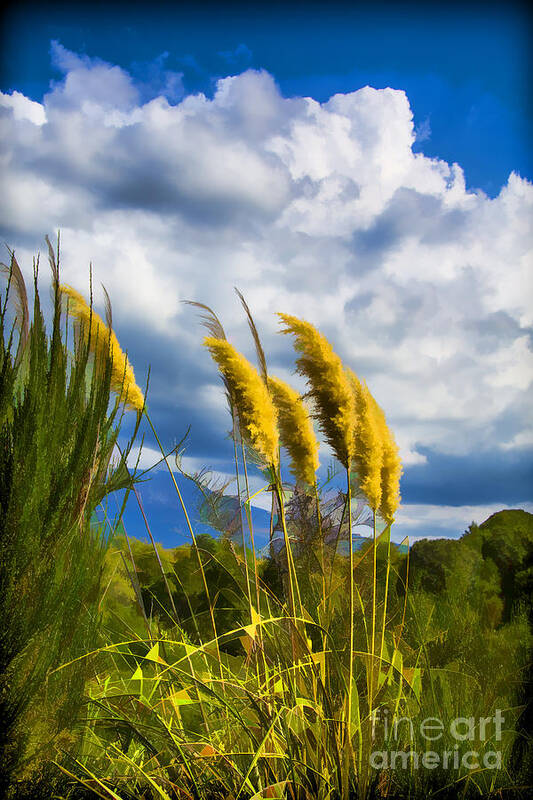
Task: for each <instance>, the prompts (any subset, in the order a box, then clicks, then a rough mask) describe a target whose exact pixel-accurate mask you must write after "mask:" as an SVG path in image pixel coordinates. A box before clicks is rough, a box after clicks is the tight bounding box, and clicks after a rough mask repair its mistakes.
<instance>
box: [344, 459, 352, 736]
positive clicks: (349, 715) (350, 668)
mask: <svg viewBox="0 0 533 800" xmlns="http://www.w3.org/2000/svg"><path fill="white" fill-rule="evenodd" d="M346 476H347V483H348V498H347V507H348V527H349V532H350V664H349V670H348V713H347V723H346V728H347V737H348V741H350V739H351V724H352V691H353V687H352V684H353V649H354V648H353V642H354V586H353V584H354V576H353V570H354V563H353V529H352V487H351V484H350V468H349V467H348V468H347V469H346Z"/></svg>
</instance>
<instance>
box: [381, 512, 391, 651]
mask: <svg viewBox="0 0 533 800" xmlns="http://www.w3.org/2000/svg"><path fill="white" fill-rule="evenodd" d="M388 533H389V541H388V547H387V573H386V576H385V601H384V605H383V624H382V627H381V644H380V647H379V658H380V664H381V659H382V658H383V647H384V643H385V624H386V621H387V601H388V596H389V574H390V525H389V531H388Z"/></svg>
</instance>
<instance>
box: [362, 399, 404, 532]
mask: <svg viewBox="0 0 533 800" xmlns="http://www.w3.org/2000/svg"><path fill="white" fill-rule="evenodd" d="M370 399H371V402H372V404H373V406H374V413H375V416H376V419H377V421H378V427H379V428H380V434H381V443H382V453H383V459H382V465H381V503H380V506H379V511H380V514H381V516H382V517H383V519H384V520H385V522H387V523H388V524H392V523H393V522H394V514H395V513H396V510H397V508H398V506H399V505H400V500H401V498H400V478H401V475H402V462H401V460H400V454H399V451H398V445H397V444H396V440H395V438H394V434H393V432H392V431H391V429H390V428H389V426H388V425H387V419H386V417H385V412H384V411H383V409H382V408H381V406H380V405H378V403H377V402H376V400H375V399H374V397H373V396H372V395H370Z"/></svg>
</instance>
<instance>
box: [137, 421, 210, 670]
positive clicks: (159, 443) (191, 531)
mask: <svg viewBox="0 0 533 800" xmlns="http://www.w3.org/2000/svg"><path fill="white" fill-rule="evenodd" d="M144 415H145V417H146V419H147V420H148V423H149V425H150V428H151V429H152V433H153V434H154V436H155V439H156V442H157V444H158V446H159V449H160V451H161V455H162V456H163V461H164V462H165V464H166V465H167V469H168V472H169V475H170V477H171V480H172V483H173V484H174V488H175V490H176V494H177V495H178V498H179V501H180V505H181V508H182V511H183V514H184V516H185V520H186V522H187V527H188V529H189V533H190V535H191V539H192V543H193V546H194V549H195V551H196V557H197V559H198V566H199V568H200V574H201V576H202V583H203V585H204V591H205V594H206V597H207V604H208V606H209V614H210V617H211V626H212V628H213V639H214V641H215V644H216V648H217V656H218V662H219V665H220V674H221V676H222V663H221V661H220V650H219V648H218V636H217V628H216V624H215V615H214V613H213V604H212V603H211V597H210V595H209V587H208V586H207V579H206V577H205V570H204V565H203V564H202V558H201V556H200V551H199V549H198V544H197V542H196V536H195V535H194V531H193V529H192V525H191V520H190V519H189V514H188V513H187V508H186V506H185V503H184V502H183V497H182V494H181V492H180V489H179V486H178V484H177V482H176V478H175V477H174V473H173V472H172V469H171V467H170V464H169V463H168V458H167V456H166V453H165V451H164V449H163V445H162V444H161V441H160V439H159V436H158V435H157V431H156V429H155V428H154V425H153V422H152V420H151V419H150V416H149V414H148V410H147V409H146V408H145V411H144Z"/></svg>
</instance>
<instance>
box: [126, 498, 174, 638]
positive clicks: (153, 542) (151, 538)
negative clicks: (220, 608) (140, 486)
mask: <svg viewBox="0 0 533 800" xmlns="http://www.w3.org/2000/svg"><path fill="white" fill-rule="evenodd" d="M133 491H134V493H135V497H136V499H137V503H138V505H139V509H140V511H141V514H142V518H143V520H144V524H145V527H146V530H147V531H148V536H149V537H150V542H151V543H152V548H153V550H154V553H155V557H156V558H157V563H158V564H159V570H160V572H161V575H162V577H163V581H164V584H165V588H166V590H167V594H168V598H169V600H170V605H171V606H172V610H173V612H174V614H175V617H174V621H175V622H176V623H178V622H179V619H178V612H177V610H176V605H175V603H174V598H173V597H172V592H171V591H170V586H169V583H168V580H167V576H166V574H165V570H164V569H163V564H162V562H161V558H160V556H159V551H158V549H157V547H156V543H155V541H154V537H153V535H152V531H151V530H150V525H149V524H148V519H147V518H146V514H145V512H144V506H143V504H142V500H141V496H140V494H139V492H138V491H137V488H136V487H135V486H134V487H133Z"/></svg>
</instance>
